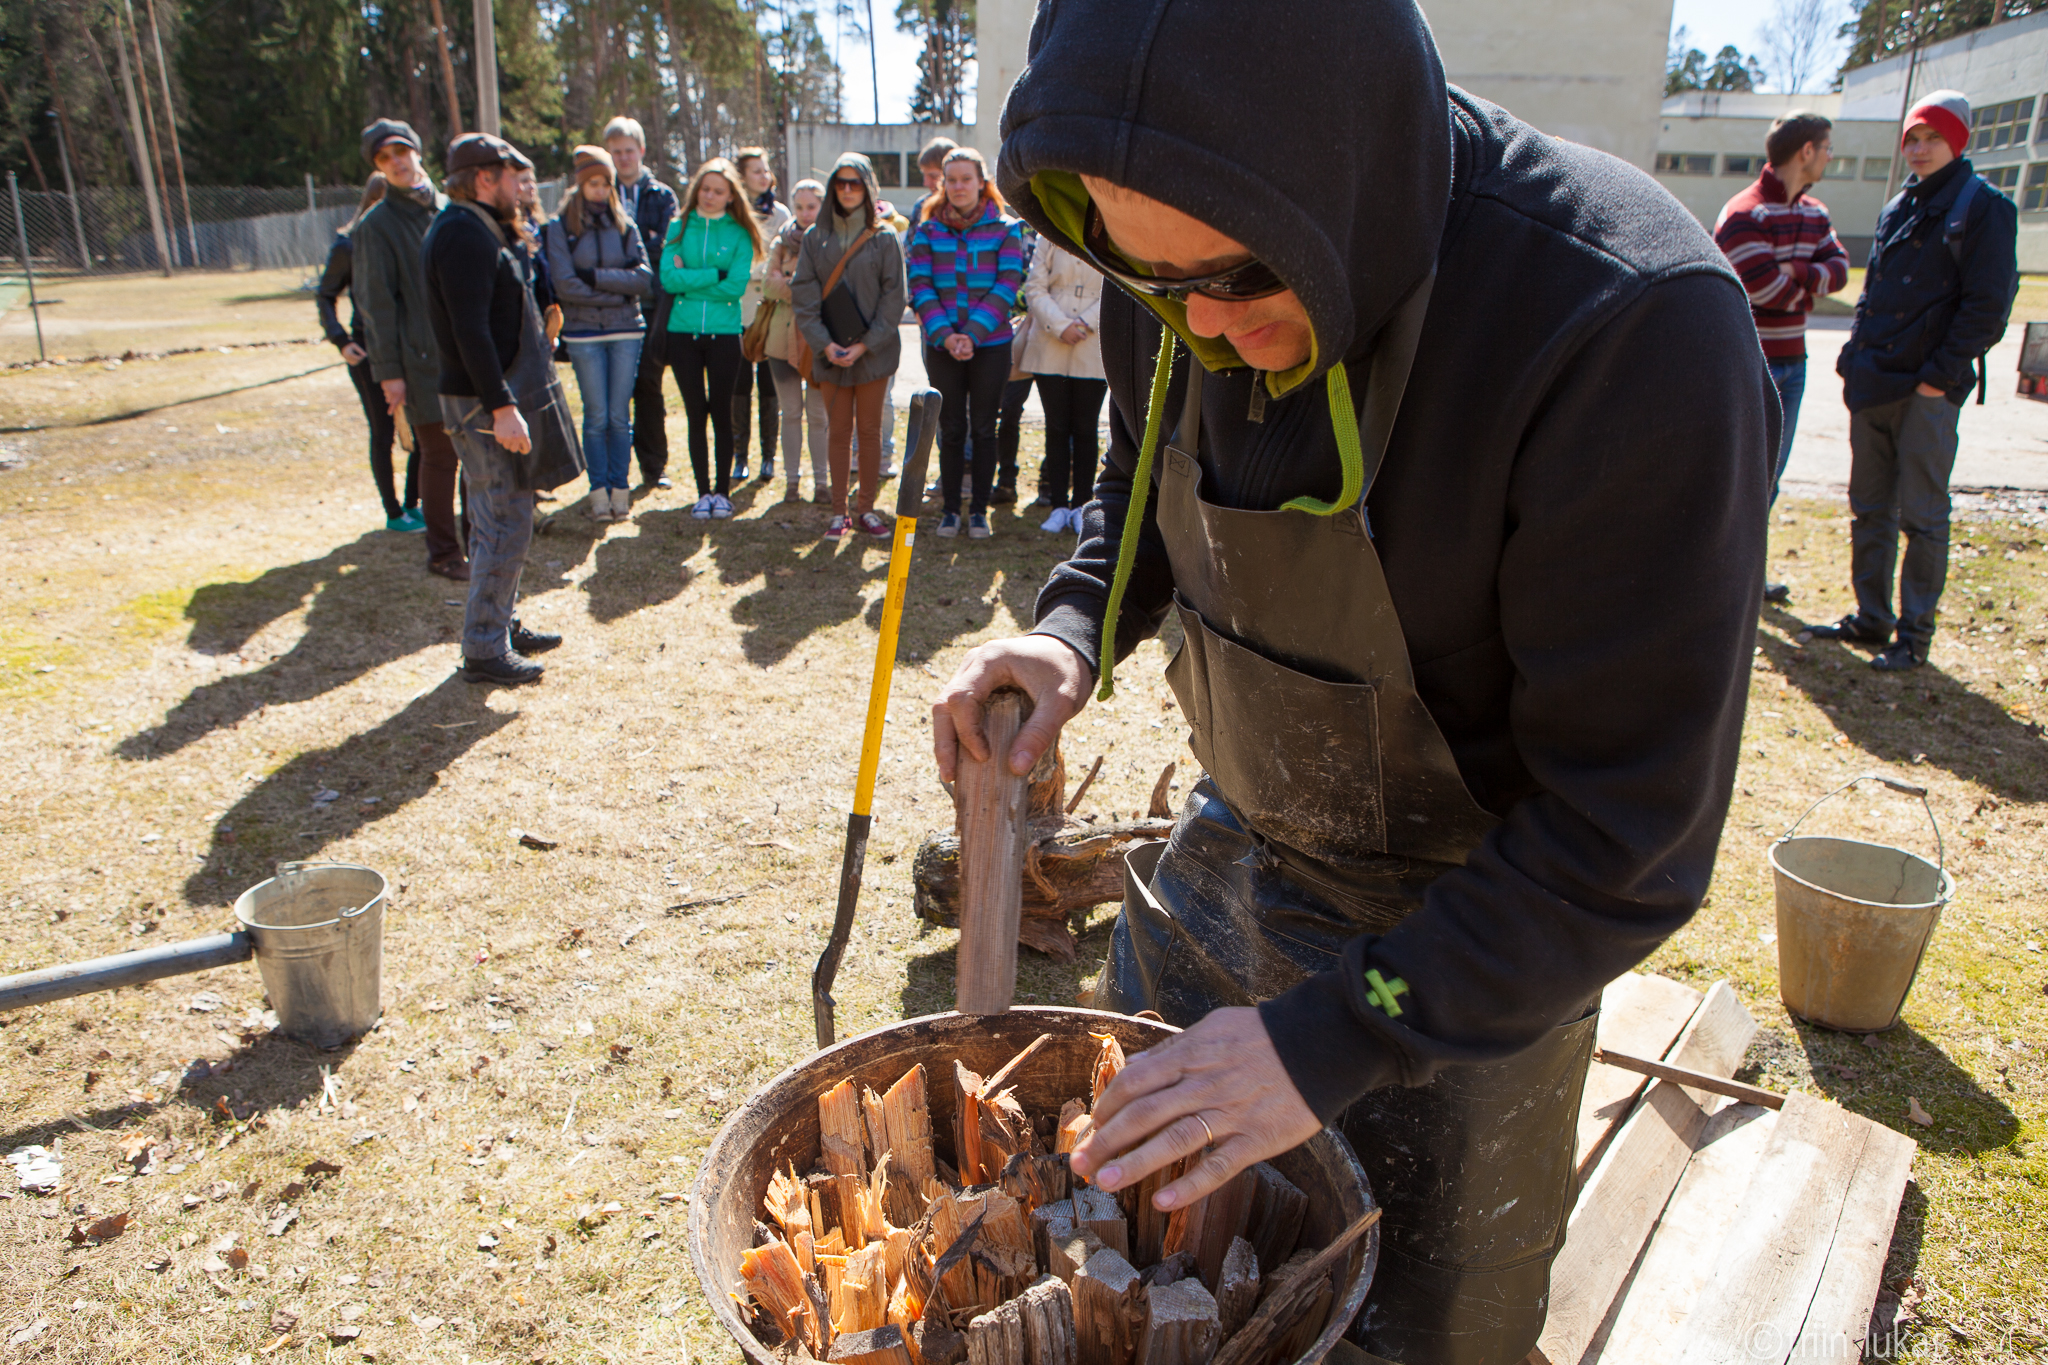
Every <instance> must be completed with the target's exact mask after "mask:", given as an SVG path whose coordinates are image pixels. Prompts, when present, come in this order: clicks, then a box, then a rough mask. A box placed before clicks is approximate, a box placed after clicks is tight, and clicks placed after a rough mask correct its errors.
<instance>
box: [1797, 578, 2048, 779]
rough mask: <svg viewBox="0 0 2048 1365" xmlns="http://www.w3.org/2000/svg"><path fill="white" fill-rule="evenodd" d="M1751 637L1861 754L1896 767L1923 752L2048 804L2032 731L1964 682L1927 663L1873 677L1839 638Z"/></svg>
mask: <svg viewBox="0 0 2048 1365" xmlns="http://www.w3.org/2000/svg"><path fill="white" fill-rule="evenodd" d="M1767 619H1769V620H1770V621H1771V623H1772V624H1774V625H1776V626H1778V627H1780V628H1781V629H1783V630H1784V631H1785V632H1786V633H1787V634H1790V635H1796V634H1798V632H1799V631H1801V630H1803V629H1804V628H1805V623H1803V622H1801V621H1800V620H1799V619H1798V618H1797V617H1794V616H1793V615H1791V614H1790V613H1789V612H1783V611H1775V610H1774V611H1771V612H1770V613H1769V614H1768V617H1767ZM1757 638H1758V643H1759V644H1761V645H1762V647H1763V651H1764V654H1765V656H1766V657H1767V658H1769V659H1770V661H1771V663H1772V666H1773V667H1775V668H1776V669H1777V670H1778V671H1779V672H1780V673H1781V674H1782V675H1783V676H1784V677H1785V679H1786V681H1788V682H1790V683H1791V684H1792V685H1793V686H1794V687H1797V688H1798V689H1799V690H1800V691H1802V692H1804V693H1806V694H1807V696H1809V697H1811V698H1812V699H1813V700H1814V701H1815V702H1816V703H1817V704H1819V705H1821V706H1823V707H1826V708H1828V715H1829V717H1830V719H1832V720H1833V721H1834V723H1835V724H1836V725H1837V726H1838V727H1839V728H1840V729H1841V731H1842V733H1843V734H1845V735H1847V736H1848V737H1849V742H1850V743H1852V744H1854V745H1856V746H1857V747H1858V748H1860V749H1862V750H1863V751H1864V752H1866V753H1869V754H1871V755H1873V756H1874V757H1876V758H1879V759H1882V760H1884V761H1885V762H1888V763H1897V764H1900V765H1902V766H1903V765H1910V764H1912V763H1913V762H1914V761H1915V759H1916V757H1920V756H1923V755H1924V761H1925V762H1926V764H1927V765H1928V766H1930V767H1936V768H1941V769H1943V770H1944V771H1946V772H1948V773H1950V774H1952V775H1954V776H1956V777H1959V778H1962V779H1964V780H1966V781H1971V782H1979V783H1982V784H1983V785H1984V786H1986V787H1988V788H1990V789H1991V790H1992V791H1994V792H1996V793H1997V794H1998V795H1999V796H2000V797H2002V798H2004V799H2006V800H2010V801H2027V802H2035V801H2048V752H2044V750H2043V746H2042V744H2041V742H2040V740H2039V739H2037V738H2036V737H2035V731H2034V730H2033V729H2032V728H2030V727H2029V726H2028V725H2026V724H2024V723H2022V722H2020V721H2017V720H2015V719H2013V717H2012V716H2011V715H2010V714H2008V713H2007V712H2006V710H2005V709H2004V708H2003V707H2001V706H1999V705H1998V703H1996V702H1995V701H1992V700H1991V699H1990V698H1988V697H1986V696H1983V695H1981V694H1980V693H1978V692H1975V691H1973V690H1971V688H1970V686H1969V685H1968V684H1967V683H1965V682H1963V681H1962V680H1960V679H1958V678H1954V677H1951V676H1950V675H1948V674H1946V673H1944V672H1942V671H1941V670H1940V669H1938V668H1935V667H1933V666H1932V665H1929V666H1926V667H1922V668H1918V669H1915V670H1914V671H1912V672H1911V673H1899V674H1884V673H1877V672H1874V671H1872V669H1871V668H1870V666H1869V663H1868V661H1867V656H1866V655H1865V654H1864V653H1862V652H1859V651H1857V650H1854V649H1850V648H1848V647H1846V646H1844V645H1842V644H1841V643H1840V642H1838V641H1833V640H1815V641H1813V642H1812V643H1810V644H1807V645H1804V646H1802V645H1799V644H1796V643H1794V642H1793V641H1791V640H1785V639H1780V638H1778V637H1777V636H1774V635H1770V634H1764V633H1760V634H1759V635H1758V637H1757ZM1892 704H1896V705H1897V707H1898V709H1897V710H1896V711H1894V710H1892V709H1890V708H1891V705H1892ZM2001 751H2002V752H2001Z"/></svg>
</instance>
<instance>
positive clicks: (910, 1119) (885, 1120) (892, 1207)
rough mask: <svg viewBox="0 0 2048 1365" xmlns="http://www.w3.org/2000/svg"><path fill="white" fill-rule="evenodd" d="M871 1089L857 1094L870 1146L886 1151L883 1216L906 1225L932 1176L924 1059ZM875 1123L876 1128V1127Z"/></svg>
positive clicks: (921, 1206)
mask: <svg viewBox="0 0 2048 1365" xmlns="http://www.w3.org/2000/svg"><path fill="white" fill-rule="evenodd" d="M872 1096H874V1092H873V1091H872V1090H870V1091H868V1092H867V1094H866V1095H864V1096H862V1107H863V1108H864V1109H865V1110H866V1111H867V1116H868V1134H869V1138H870V1142H871V1144H873V1147H872V1149H873V1150H875V1151H885V1152H887V1153H889V1164H890V1172H889V1195H888V1214H889V1221H890V1222H892V1223H894V1224H896V1225H897V1226H898V1227H908V1226H910V1225H911V1224H912V1223H914V1222H916V1221H917V1219H918V1216H919V1215H920V1214H921V1213H923V1211H924V1198H923V1195H922V1193H921V1192H922V1191H923V1189H924V1183H925V1181H927V1180H930V1179H932V1177H933V1175H934V1174H935V1172H936V1168H935V1167H934V1165H933V1164H932V1115H931V1106H930V1105H929V1104H928V1103H927V1101H926V1099H925V1090H924V1064H923V1063H921V1062H920V1063H919V1064H918V1065H916V1066H913V1067H912V1068H910V1070H908V1071H906V1072H904V1073H903V1077H902V1079H900V1080H898V1081H897V1082H896V1084H894V1085H892V1086H890V1087H889V1090H888V1093H886V1094H884V1095H881V1096H880V1097H878V1098H874V1099H872V1100H871V1099H870V1097H872ZM878 1126H879V1131H877V1127H878Z"/></svg>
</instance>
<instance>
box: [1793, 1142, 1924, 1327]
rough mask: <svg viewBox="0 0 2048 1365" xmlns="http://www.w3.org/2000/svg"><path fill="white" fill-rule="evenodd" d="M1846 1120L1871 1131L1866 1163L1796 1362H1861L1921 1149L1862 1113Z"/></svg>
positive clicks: (1853, 1181)
mask: <svg viewBox="0 0 2048 1365" xmlns="http://www.w3.org/2000/svg"><path fill="white" fill-rule="evenodd" d="M1848 1117H1849V1121H1850V1123H1851V1124H1862V1125H1865V1127H1866V1132H1865V1134H1864V1139H1863V1159H1862V1160H1861V1161H1859V1162H1858V1163H1857V1164H1856V1173H1855V1175H1853V1176H1851V1177H1850V1180H1849V1195H1848V1198H1847V1199H1845V1200H1844V1201H1843V1203H1842V1221H1841V1222H1840V1223H1838V1224H1837V1225H1836V1227H1835V1241H1834V1245H1833V1246H1832V1247H1831V1248H1829V1250H1828V1261H1827V1266H1826V1268H1825V1269H1823V1270H1822V1271H1821V1276H1820V1287H1819V1288H1818V1289H1816V1290H1815V1291H1814V1294H1813V1305H1812V1306H1811V1307H1810V1308H1808V1309H1807V1311H1806V1322H1805V1324H1804V1326H1803V1327H1802V1328H1801V1329H1800V1333H1799V1341H1798V1344H1797V1345H1795V1346H1794V1347H1793V1348H1792V1355H1791V1359H1793V1360H1795V1361H1800V1362H1808V1361H1839V1360H1860V1359H1862V1358H1863V1348H1864V1345H1865V1338H1866V1337H1868V1336H1869V1334H1870V1310H1871V1309H1872V1308H1873V1307H1874V1306H1875V1305H1876V1303H1877V1291H1878V1287H1879V1285H1880V1283H1881V1282H1882V1281H1883V1278H1884V1262H1885V1256H1886V1255H1887V1254H1888V1253H1889V1252H1890V1251H1891V1245H1892V1225H1893V1224H1894V1223H1896V1222H1897V1221H1898V1217H1899V1201H1900V1200H1902V1199H1904V1198H1905V1197H1906V1179H1907V1177H1908V1176H1909V1175H1910V1174H1911V1173H1912V1169H1913V1156H1914V1153H1915V1152H1916V1151H1917V1150H1918V1148H1917V1147H1916V1146H1915V1144H1914V1142H1913V1139H1911V1138H1909V1137H1907V1136H1906V1135H1905V1134H1904V1133H1895V1132H1893V1131H1892V1130H1891V1129H1889V1128H1886V1127H1885V1126H1883V1125H1882V1124H1878V1123H1872V1122H1871V1121H1870V1120H1869V1119H1866V1118H1863V1117H1861V1116H1859V1115H1855V1114H1851V1115H1849V1116H1848Z"/></svg>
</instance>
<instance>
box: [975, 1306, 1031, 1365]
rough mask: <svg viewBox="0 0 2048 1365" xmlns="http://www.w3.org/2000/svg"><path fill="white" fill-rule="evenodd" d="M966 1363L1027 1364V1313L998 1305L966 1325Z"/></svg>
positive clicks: (987, 1364)
mask: <svg viewBox="0 0 2048 1365" xmlns="http://www.w3.org/2000/svg"><path fill="white" fill-rule="evenodd" d="M967 1365H1024V1315H1023V1314H1022V1313H1021V1312H1020V1311H1019V1310H1018V1308H1017V1305H1016V1304H1015V1303H1014V1302H1004V1303H999V1304H997V1305H996V1306H995V1307H994V1308H991V1309H989V1311H988V1312H986V1313H983V1314H982V1315H981V1316H980V1317H978V1318H976V1319H974V1321H972V1322H970V1323H968V1324H967Z"/></svg>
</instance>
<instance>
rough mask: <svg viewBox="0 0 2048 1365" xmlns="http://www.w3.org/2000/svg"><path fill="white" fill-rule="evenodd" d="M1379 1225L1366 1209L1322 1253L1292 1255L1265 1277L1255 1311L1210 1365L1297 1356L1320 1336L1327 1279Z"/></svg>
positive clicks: (1256, 1363) (1247, 1364)
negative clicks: (1366, 1235)
mask: <svg viewBox="0 0 2048 1365" xmlns="http://www.w3.org/2000/svg"><path fill="white" fill-rule="evenodd" d="M1379 1220H1380V1211H1379V1210H1378V1209H1371V1210H1369V1211H1367V1212H1366V1213H1365V1214H1364V1216H1362V1217H1360V1218H1359V1219H1358V1220H1357V1221H1355V1222H1353V1223H1352V1224H1351V1226H1349V1227H1347V1228H1345V1229H1344V1231H1342V1232H1340V1233H1338V1234H1337V1236H1336V1237H1335V1238H1333V1239H1332V1240H1331V1242H1330V1244H1329V1245H1328V1246H1325V1247H1324V1248H1323V1249H1322V1250H1321V1251H1317V1252H1309V1251H1307V1250H1305V1249H1304V1250H1302V1251H1297V1252H1296V1253H1295V1254H1294V1255H1292V1256H1290V1257H1288V1258H1287V1261H1286V1263H1285V1264H1283V1265H1281V1266H1279V1267H1278V1268H1277V1269H1275V1270H1274V1271H1273V1272H1272V1274H1270V1275H1268V1276H1266V1277H1265V1283H1264V1284H1263V1285H1261V1286H1260V1289H1259V1306H1258V1307H1257V1308H1256V1309H1254V1310H1253V1311H1252V1315H1251V1318H1250V1319H1249V1320H1248V1321H1247V1322H1246V1323H1245V1325H1244V1326H1243V1327H1242V1328H1241V1329H1239V1330H1238V1332H1237V1333H1236V1334H1235V1335H1233V1336H1232V1337H1231V1338H1230V1339H1229V1340H1228V1341H1225V1342H1224V1343H1223V1346H1222V1348H1221V1349H1220V1350H1218V1351H1217V1353H1216V1362H1215V1365H1260V1362H1262V1361H1266V1360H1269V1359H1271V1358H1272V1357H1273V1354H1274V1352H1275V1351H1276V1350H1278V1351H1280V1352H1282V1354H1281V1355H1280V1357H1279V1358H1280V1359H1281V1360H1293V1359H1296V1358H1298V1357H1300V1356H1301V1355H1302V1354H1303V1353H1304V1352H1306V1351H1307V1350H1308V1348H1309V1346H1310V1345H1312V1344H1313V1343H1314V1342H1315V1340H1316V1338H1317V1337H1318V1336H1319V1335H1321V1332H1322V1327H1323V1325H1324V1324H1325V1323H1326V1322H1327V1321H1328V1319H1329V1314H1330V1304H1331V1303H1332V1302H1333V1300H1334V1295H1333V1293H1332V1291H1331V1287H1330V1277H1331V1274H1332V1272H1333V1271H1335V1270H1336V1268H1337V1266H1338V1263H1339V1262H1340V1261H1341V1260H1342V1259H1343V1258H1344V1257H1345V1256H1347V1255H1348V1254H1349V1253H1350V1250H1351V1244H1352V1243H1353V1242H1356V1241H1357V1240H1358V1239H1359V1238H1360V1237H1363V1236H1364V1235H1365V1234H1366V1233H1367V1232H1369V1231H1370V1230H1371V1229H1372V1227H1373V1225H1374V1224H1376V1223H1378V1222H1379Z"/></svg>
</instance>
